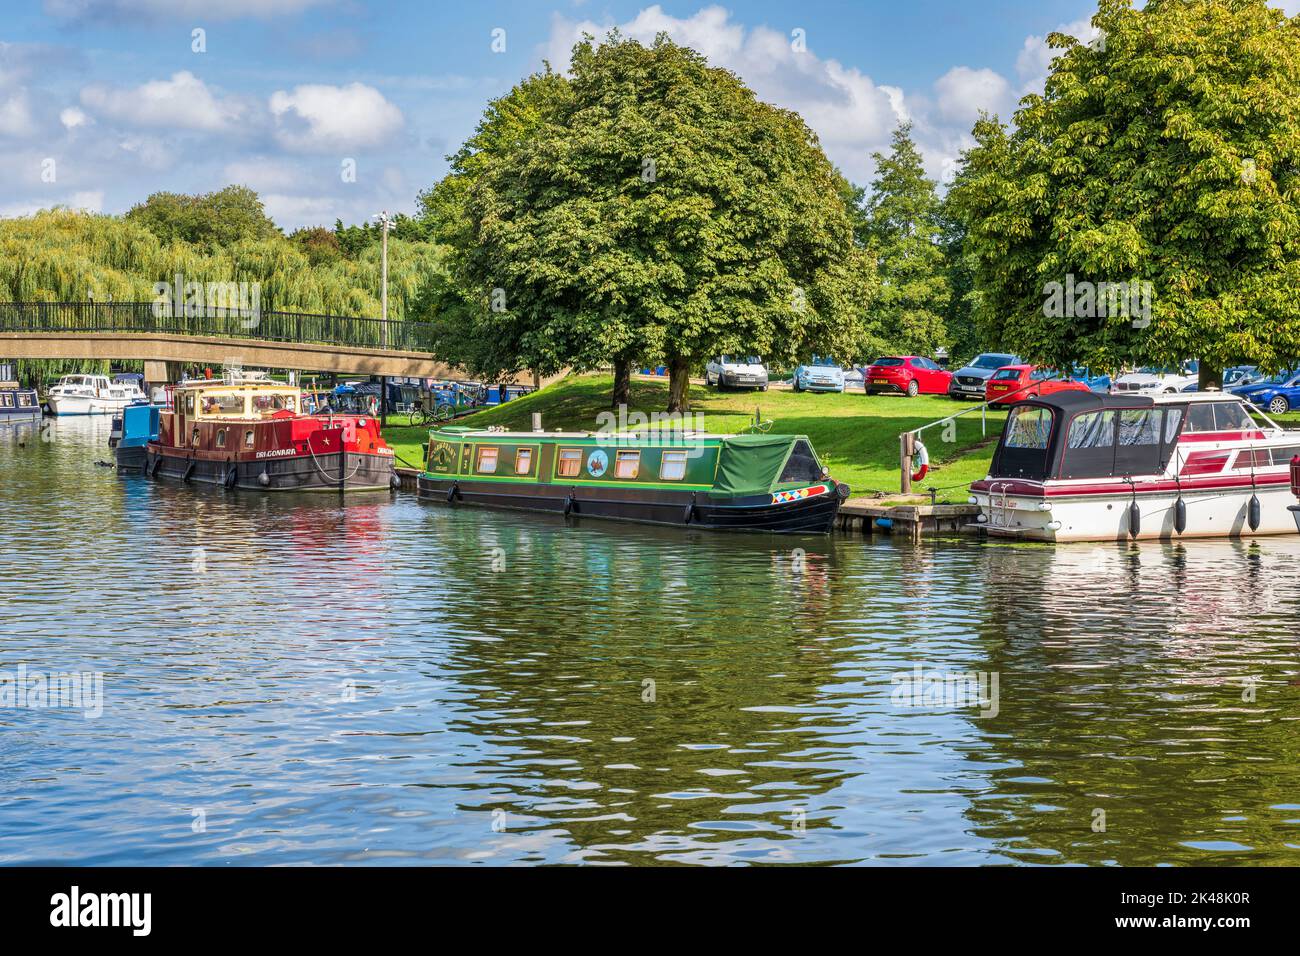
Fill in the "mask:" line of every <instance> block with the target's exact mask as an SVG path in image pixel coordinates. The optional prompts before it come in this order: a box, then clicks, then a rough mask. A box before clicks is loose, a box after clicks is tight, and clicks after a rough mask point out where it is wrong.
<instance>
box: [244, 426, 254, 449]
mask: <svg viewBox="0 0 1300 956" xmlns="http://www.w3.org/2000/svg"><path fill="white" fill-rule="evenodd" d="M244 447H245V448H252V447H253V430H252V429H251V428H250V429H249V430H248V431H246V432H244Z"/></svg>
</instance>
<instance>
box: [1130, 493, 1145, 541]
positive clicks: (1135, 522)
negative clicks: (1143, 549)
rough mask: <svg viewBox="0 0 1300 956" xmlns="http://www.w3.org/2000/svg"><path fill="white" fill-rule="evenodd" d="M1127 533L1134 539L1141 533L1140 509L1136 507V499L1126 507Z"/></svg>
mask: <svg viewBox="0 0 1300 956" xmlns="http://www.w3.org/2000/svg"><path fill="white" fill-rule="evenodd" d="M1128 533H1129V534H1130V535H1131V536H1132V537H1134V538H1136V537H1137V536H1138V535H1140V534H1141V533H1142V509H1141V508H1139V507H1138V503H1137V499H1136V498H1134V499H1133V503H1132V504H1130V505H1129V506H1128Z"/></svg>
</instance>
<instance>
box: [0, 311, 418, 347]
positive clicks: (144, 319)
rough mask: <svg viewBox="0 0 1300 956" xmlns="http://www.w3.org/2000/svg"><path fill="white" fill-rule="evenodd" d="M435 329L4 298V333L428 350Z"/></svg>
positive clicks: (0, 317)
mask: <svg viewBox="0 0 1300 956" xmlns="http://www.w3.org/2000/svg"><path fill="white" fill-rule="evenodd" d="M432 330H433V327H432V326H431V325H429V324H428V323H426V322H406V321H399V320H393V319H389V320H388V321H385V320H383V319H369V318H362V317H358V316H347V315H313V314H311V313H307V312H277V311H272V310H267V309H254V310H245V309H227V308H212V307H198V308H194V309H186V308H185V307H184V306H182V307H181V308H180V309H171V308H168V307H167V306H165V305H164V306H161V307H160V306H159V305H158V303H155V302H0V332H33V333H38V332H72V333H77V332H85V333H92V332H123V333H146V334H147V333H165V334H173V335H202V336H208V337H211V338H223V339H258V340H261V341H266V342H297V343H302V344H308V345H340V346H355V347H357V348H372V349H389V350H396V351H403V352H428V351H430V349H431V347H432V341H433V335H432Z"/></svg>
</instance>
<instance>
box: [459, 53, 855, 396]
mask: <svg viewBox="0 0 1300 956" xmlns="http://www.w3.org/2000/svg"><path fill="white" fill-rule="evenodd" d="M492 118H493V117H492V116H491V115H490V116H489V120H491V119H492ZM485 152H486V151H485ZM491 152H492V155H491V156H490V158H489V157H483V158H482V164H481V167H480V168H478V169H477V170H475V172H474V175H473V176H471V177H470V178H469V180H468V181H467V182H466V183H465V184H464V185H466V186H467V187H468V188H467V189H466V190H465V196H464V208H465V210H466V212H467V216H466V220H465V221H466V222H467V223H468V224H469V226H470V228H471V229H472V235H471V236H469V237H466V238H467V239H468V241H467V242H466V243H465V244H464V245H463V246H462V248H465V249H467V250H468V251H467V252H466V255H465V259H464V274H465V276H466V277H467V279H468V280H469V282H470V284H471V285H473V286H474V287H476V288H477V289H478V295H479V296H480V297H481V307H480V308H479V309H478V310H477V311H476V312H475V313H474V315H473V316H472V317H471V321H472V322H473V323H475V324H476V325H477V326H478V329H477V331H476V332H475V334H476V335H479V336H481V335H484V334H486V335H488V336H492V335H493V334H494V333H495V332H497V331H499V332H500V335H499V336H498V339H499V340H500V341H505V342H509V343H510V346H511V348H515V349H517V350H518V353H519V356H520V358H521V359H523V360H524V362H525V364H527V365H529V366H530V367H534V368H537V369H539V370H541V371H549V370H552V369H555V368H559V367H564V366H571V367H578V368H581V367H591V366H593V365H596V364H605V363H609V362H614V361H619V360H623V361H626V360H629V359H631V358H637V357H649V356H662V357H664V358H665V359H666V360H667V362H668V364H669V367H670V369H671V384H670V399H669V409H670V410H672V411H685V410H687V408H688V403H689V399H688V395H689V392H688V388H687V385H688V381H689V374H690V372H691V371H692V370H694V369H696V368H698V367H699V366H700V365H702V363H703V362H704V361H705V360H706V358H707V357H708V356H709V355H710V354H712V353H714V352H719V351H723V352H730V351H745V352H755V353H761V354H764V355H766V356H768V357H770V358H772V359H774V360H776V361H791V360H793V359H794V358H795V357H796V356H798V355H799V354H801V353H802V352H804V351H805V350H806V349H807V348H808V347H809V346H810V345H812V344H814V343H815V344H816V345H817V346H818V347H819V348H822V349H824V350H826V351H829V352H843V351H845V350H847V348H848V347H849V345H850V344H851V342H852V341H853V339H854V338H855V329H856V324H857V321H856V316H857V315H858V314H859V310H860V309H861V307H862V305H863V304H864V302H865V301H866V300H867V299H868V298H869V296H870V294H871V292H872V287H873V278H872V268H871V264H870V261H869V260H868V259H867V258H866V257H865V256H864V255H863V254H862V253H861V251H860V250H858V249H857V247H856V245H855V243H854V241H853V234H852V224H851V222H850V220H849V216H848V212H847V209H846V207H845V204H844V202H843V200H842V198H841V196H842V188H843V181H842V178H841V177H840V176H839V175H838V173H836V171H835V170H834V168H833V167H832V166H831V164H830V163H829V161H827V159H826V157H825V155H824V154H823V153H822V151H821V148H820V146H819V145H818V143H817V139H816V137H815V135H814V134H813V133H812V132H811V130H809V128H808V127H807V126H806V125H805V124H804V123H803V121H802V120H801V119H800V118H799V117H798V116H796V115H795V114H793V113H791V112H788V111H785V110H780V109H777V108H775V107H772V106H769V105H767V104H764V103H761V102H759V101H758V99H757V98H756V97H755V96H754V94H753V92H752V91H750V90H749V89H748V88H747V87H746V86H745V85H744V84H743V83H742V82H741V81H740V80H739V79H738V78H737V77H736V76H735V75H734V74H732V73H729V72H727V71H725V70H720V69H714V68H710V67H709V65H708V64H707V62H706V61H705V59H704V57H702V56H701V55H700V54H698V53H696V52H695V51H693V50H690V49H688V48H686V47H682V46H678V45H677V44H675V43H673V42H672V41H671V40H669V39H668V38H667V37H666V36H660V37H659V38H657V39H656V40H655V42H654V43H653V44H651V45H649V46H645V45H642V44H640V43H637V42H635V41H632V40H628V39H625V38H623V37H621V36H619V35H618V34H617V33H612V34H610V36H609V37H608V38H607V39H606V41H605V42H604V43H602V44H599V45H597V44H596V43H595V42H594V41H593V40H592V39H591V38H590V37H588V38H586V39H585V40H584V41H583V42H581V43H579V44H578V45H577V46H575V47H574V50H573V57H572V68H571V76H570V78H568V79H567V80H566V81H565V88H564V92H563V93H562V94H556V95H553V96H550V97H548V98H547V100H546V102H545V103H544V104H543V108H542V109H540V110H539V111H538V114H537V116H536V122H535V123H533V124H532V126H531V129H530V135H529V136H528V137H524V138H519V137H513V138H507V141H506V142H505V144H504V146H501V145H500V144H498V145H497V146H496V147H495V148H494V149H493V150H492V151H491ZM494 297H495V298H494ZM494 305H495V306H496V307H497V309H498V311H493V306H494Z"/></svg>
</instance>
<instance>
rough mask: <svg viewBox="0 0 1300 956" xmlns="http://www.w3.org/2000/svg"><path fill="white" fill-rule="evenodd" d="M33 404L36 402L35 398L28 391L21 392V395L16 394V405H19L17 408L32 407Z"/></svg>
mask: <svg viewBox="0 0 1300 956" xmlns="http://www.w3.org/2000/svg"><path fill="white" fill-rule="evenodd" d="M35 404H36V401H35V399H34V398H33V397H32V395H31V393H30V392H23V393H22V394H21V395H19V396H18V407H19V408H31V407H32V406H33V405H35Z"/></svg>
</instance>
